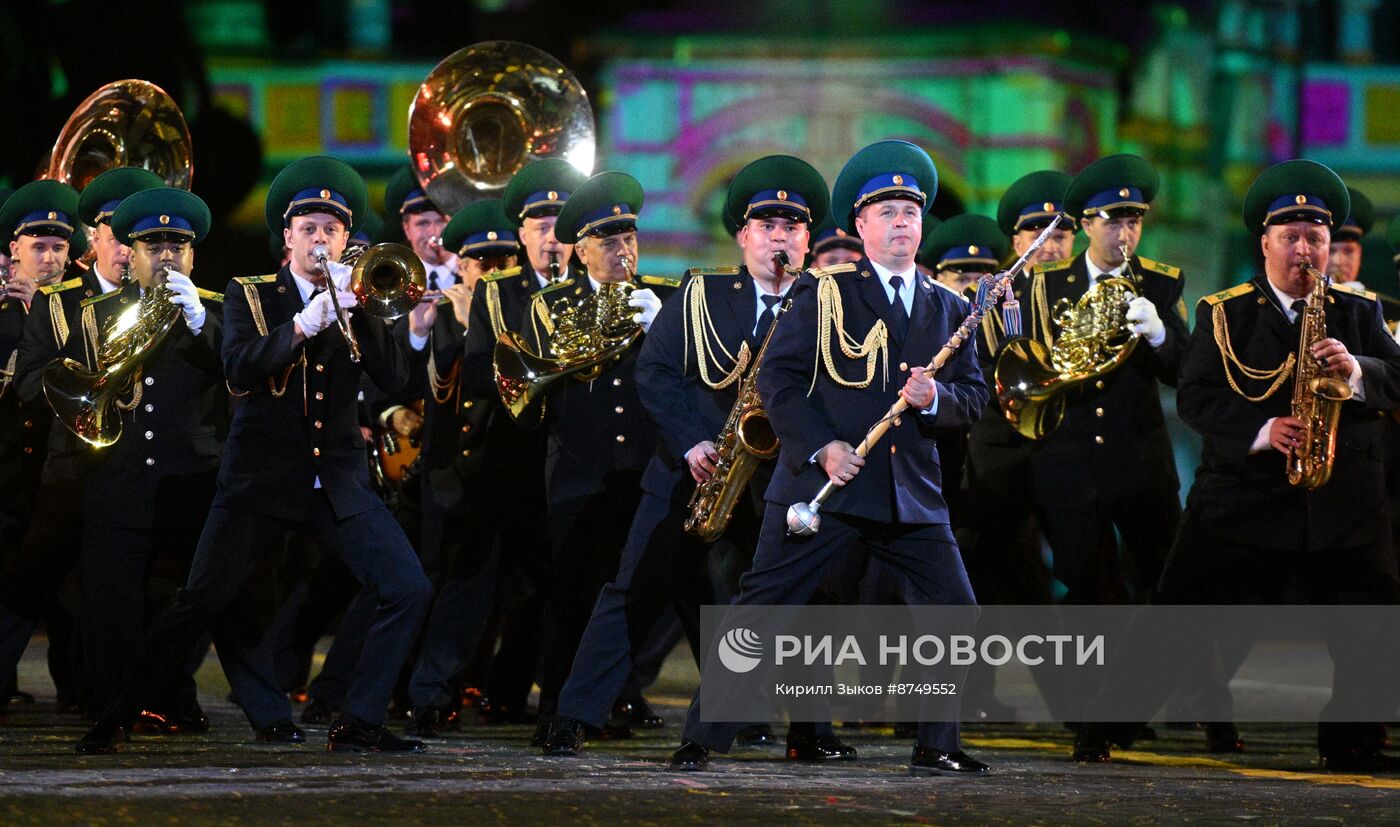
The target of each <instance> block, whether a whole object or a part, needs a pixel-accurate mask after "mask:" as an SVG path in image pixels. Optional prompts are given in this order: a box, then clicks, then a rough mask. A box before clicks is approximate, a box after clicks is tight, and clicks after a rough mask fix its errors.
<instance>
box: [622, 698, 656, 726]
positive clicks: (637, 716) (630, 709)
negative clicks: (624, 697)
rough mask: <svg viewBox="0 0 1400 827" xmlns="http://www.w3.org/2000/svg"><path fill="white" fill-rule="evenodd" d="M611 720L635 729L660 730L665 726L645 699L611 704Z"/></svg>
mask: <svg viewBox="0 0 1400 827" xmlns="http://www.w3.org/2000/svg"><path fill="white" fill-rule="evenodd" d="M612 719H613V720H614V721H617V722H619V723H623V724H626V725H628V726H630V727H635V728H637V729H661V728H662V727H664V726H666V719H665V718H662V717H661V716H660V715H657V714H656V710H654V709H652V708H651V704H649V703H647V702H646V699H645V698H641V699H639V700H637V701H636V702H628V701H618V702H617V703H615V704H613V708H612Z"/></svg>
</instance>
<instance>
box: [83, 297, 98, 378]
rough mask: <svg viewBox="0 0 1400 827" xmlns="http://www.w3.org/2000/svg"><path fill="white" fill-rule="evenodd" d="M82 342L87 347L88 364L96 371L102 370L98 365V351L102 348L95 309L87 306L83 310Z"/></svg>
mask: <svg viewBox="0 0 1400 827" xmlns="http://www.w3.org/2000/svg"><path fill="white" fill-rule="evenodd" d="M81 323H82V326H83V342H84V344H86V345H87V354H86V355H87V357H88V364H89V365H92V366H93V367H94V368H96V369H97V370H101V369H102V365H101V364H99V357H98V351H99V349H100V348H101V346H102V342H101V337H100V336H99V335H98V333H97V308H95V307H94V306H92V305H88V306H87V307H84V308H83V318H82V322H81Z"/></svg>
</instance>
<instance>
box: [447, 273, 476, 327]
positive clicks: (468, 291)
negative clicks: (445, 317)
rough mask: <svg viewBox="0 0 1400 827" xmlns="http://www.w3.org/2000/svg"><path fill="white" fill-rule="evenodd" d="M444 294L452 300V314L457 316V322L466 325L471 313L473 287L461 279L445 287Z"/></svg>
mask: <svg viewBox="0 0 1400 827" xmlns="http://www.w3.org/2000/svg"><path fill="white" fill-rule="evenodd" d="M442 294H443V295H444V296H446V297H447V298H449V299H451V300H452V315H454V316H456V317H457V323H458V324H460V325H461V326H462V327H466V326H467V319H468V318H469V317H470V315H471V307H472V288H470V287H468V286H466V285H465V284H463V283H461V282H460V281H459V282H457V283H456V284H454V285H452V286H451V287H448V288H446V289H444V290H443V291H442Z"/></svg>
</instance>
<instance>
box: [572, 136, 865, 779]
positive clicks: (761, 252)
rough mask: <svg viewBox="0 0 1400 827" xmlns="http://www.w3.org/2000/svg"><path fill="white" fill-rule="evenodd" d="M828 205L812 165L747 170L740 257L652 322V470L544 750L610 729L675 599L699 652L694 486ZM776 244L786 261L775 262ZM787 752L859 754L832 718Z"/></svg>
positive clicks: (708, 465)
mask: <svg viewBox="0 0 1400 827" xmlns="http://www.w3.org/2000/svg"><path fill="white" fill-rule="evenodd" d="M828 209H829V199H828V196H827V191H826V182H825V181H823V180H822V177H821V175H820V173H818V172H817V171H816V170H815V169H813V168H812V166H811V165H810V164H808V163H807V162H805V161H802V160H801V159H798V158H794V157H791V156H787V155H771V156H768V157H765V158H760V159H759V160H757V161H754V162H753V163H751V164H749V165H747V166H745V167H744V168H743V169H742V170H740V172H739V174H738V175H737V176H735V178H734V181H733V183H732V184H731V185H730V187H729V192H728V196H727V198H726V212H727V213H728V215H730V216H731V217H732V218H731V221H732V222H733V223H734V224H737V225H738V226H739V230H738V231H737V235H738V238H739V243H740V246H741V249H742V252H743V265H742V266H740V267H721V268H713V269H703V270H691V271H689V272H688V273H687V274H686V278H685V280H683V282H682V286H681V289H680V292H679V293H678V295H677V296H676V297H675V298H674V299H672V300H670V301H668V302H666V304H665V305H664V306H663V307H662V310H661V314H660V315H659V316H658V317H657V319H656V321H655V322H654V323H653V324H652V326H651V328H650V330H649V331H648V333H647V338H646V341H645V342H644V344H643V346H642V351H641V353H640V354H639V355H638V357H637V386H638V391H639V393H640V395H641V401H642V403H643V404H644V405H645V406H646V408H647V410H648V411H649V412H650V414H651V416H652V418H653V419H654V420H655V421H657V422H663V423H665V427H664V428H662V429H661V433H660V436H661V439H660V440H658V442H657V444H656V451H655V453H654V454H653V455H652V457H651V459H650V461H649V463H648V465H647V470H646V473H645V475H644V476H643V477H642V484H641V487H642V499H641V503H640V505H639V507H638V508H637V510H636V517H635V518H634V519H633V520H632V521H631V531H630V533H629V535H628V539H627V543H626V545H625V547H624V548H623V550H622V557H621V564H620V565H619V567H618V572H617V577H616V579H614V580H613V581H612V582H611V583H609V584H608V585H607V586H605V587H604V588H603V590H602V594H601V596H600V597H599V598H598V601H597V604H596V605H595V607H594V609H593V614H592V617H591V618H590V619H589V622H588V628H587V630H586V631H585V633H584V635H583V639H582V642H581V643H580V645H579V650H578V654H577V656H576V657H575V658H574V663H573V669H572V671H571V673H570V675H569V680H568V682H567V683H566V684H565V685H564V689H563V692H562V694H561V696H560V699H559V716H558V717H557V718H556V719H555V722H554V726H553V728H552V729H551V731H550V735H549V739H548V741H547V742H546V743H545V747H544V751H545V754H546V755H575V754H577V753H578V751H579V750H580V749H581V747H582V743H583V738H584V734H585V732H586V731H587V730H588V729H590V728H591V729H592V730H593V731H597V730H600V729H602V727H603V725H604V724H605V722H606V721H607V720H608V715H609V711H610V710H612V709H614V705H615V703H616V702H617V701H618V698H619V696H620V693H622V692H624V691H625V689H626V681H627V679H628V677H629V675H630V673H631V671H632V667H633V661H634V659H635V658H636V656H637V654H638V650H639V648H640V647H641V645H642V644H643V643H644V642H645V640H646V638H647V637H648V635H650V634H651V632H652V630H653V628H654V627H655V625H656V623H657V621H658V620H659V619H660V618H661V617H662V616H663V615H664V614H665V612H666V610H667V609H668V608H670V607H672V606H675V607H676V609H677V613H678V614H679V616H680V617H681V618H682V622H683V625H684V626H685V629H686V632H687V634H688V636H689V637H690V643H691V648H692V649H693V650H694V651H695V652H696V653H697V655H698V653H699V651H700V648H699V630H698V627H697V625H696V622H697V620H698V616H699V607H700V605H701V603H703V602H710V600H712V598H709V596H707V595H704V594H701V593H698V590H697V587H696V584H697V583H704V582H707V581H708V579H709V578H708V574H707V571H706V561H707V559H708V554H707V552H708V551H709V548H710V546H711V544H712V543H713V542H714V541H713V540H710V541H704V540H701V539H699V538H698V537H696V536H695V535H693V534H689V533H687V532H686V531H685V529H684V525H685V522H686V520H687V518H688V517H689V516H690V515H691V509H690V505H689V504H690V502H691V498H692V496H693V495H694V492H695V490H696V486H697V485H698V484H701V483H703V482H705V481H706V480H708V479H710V477H711V476H712V475H713V474H714V473H716V471H717V463H718V462H719V461H720V459H721V458H720V455H719V453H718V450H717V446H716V444H715V440H716V439H717V438H718V436H719V434H720V432H721V431H722V430H723V428H724V425H725V422H726V421H727V420H728V418H729V415H730V411H731V409H732V408H733V407H734V404H735V402H736V400H737V394H738V391H739V387H740V384H741V383H742V381H743V380H742V377H743V376H744V375H745V374H746V373H751V372H752V371H755V370H757V369H758V368H759V367H760V366H759V365H758V363H756V362H755V361H754V360H755V359H756V358H757V353H758V350H759V348H761V347H762V344H763V342H764V340H765V339H766V337H767V335H768V333H769V331H770V329H771V328H772V326H773V325H774V324H776V323H777V321H776V319H777V316H778V314H779V313H780V312H781V309H782V307H783V302H784V301H785V300H786V297H787V291H788V290H789V289H790V288H791V286H792V284H793V282H794V281H795V275H794V272H793V271H792V270H791V269H789V268H791V267H793V266H794V265H796V264H797V263H798V262H801V261H803V260H804V259H805V258H806V255H807V250H808V241H809V238H810V231H809V229H808V228H809V227H810V225H811V224H813V223H814V222H816V221H820V220H821V219H822V218H824V217H825V215H826V213H827V211H828ZM779 254H781V255H782V256H784V257H785V258H786V261H785V262H783V263H778V262H777V261H776V260H775V259H776V258H777V256H778V255H779ZM696 312H698V313H699V314H700V316H701V317H703V318H706V319H708V320H709V324H708V325H706V326H705V327H704V328H703V329H698V328H697V327H696V326H693V325H691V324H690V322H689V320H690V319H691V318H692V314H693V313H696ZM731 448H732V446H731ZM732 461H733V455H732V454H731V456H730V458H729V460H728V462H732ZM772 466H773V463H772V462H771V461H764V462H762V464H761V465H760V466H759V468H758V469H757V470H756V471H755V473H754V475H753V477H752V479H751V480H750V481H749V483H748V485H747V486H746V488H748V489H749V490H750V491H751V493H752V497H750V496H748V495H745V496H743V497H741V498H740V502H739V504H738V505H737V506H736V507H735V509H734V514H733V518H732V521H731V522H730V523H729V524H728V526H727V529H726V530H725V531H724V533H723V536H724V537H725V538H726V539H727V540H728V541H729V543H731V544H733V545H734V546H735V547H736V548H737V549H738V551H739V553H740V554H741V555H742V556H743V557H745V558H751V550H752V549H753V547H754V545H755V544H756V542H757V539H758V537H757V535H758V522H759V514H757V513H756V512H755V510H754V508H753V505H752V504H751V503H756V502H758V501H759V500H760V499H761V496H762V489H763V488H764V487H765V486H766V484H767V481H768V478H769V477H770V476H771V474H772ZM731 596H732V595H731ZM787 754H788V757H789V758H793V759H798V760H809V761H813V760H816V761H820V760H833V759H843V758H854V757H855V755H856V753H855V750H854V749H851V748H850V747H848V746H846V745H845V744H843V743H841V742H840V741H839V740H838V739H837V738H836V736H835V734H834V733H833V732H832V731H831V727H830V724H829V723H827V724H826V725H825V726H821V727H820V728H818V726H817V725H814V724H810V723H800V722H799V723H794V724H793V727H792V729H791V730H790V732H789V736H788V744H787Z"/></svg>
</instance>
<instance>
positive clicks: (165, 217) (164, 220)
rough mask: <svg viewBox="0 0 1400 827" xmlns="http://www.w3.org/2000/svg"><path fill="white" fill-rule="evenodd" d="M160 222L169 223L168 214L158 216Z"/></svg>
mask: <svg viewBox="0 0 1400 827" xmlns="http://www.w3.org/2000/svg"><path fill="white" fill-rule="evenodd" d="M160 223H162V224H169V223H170V216H168V215H162V216H161V217H160Z"/></svg>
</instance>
